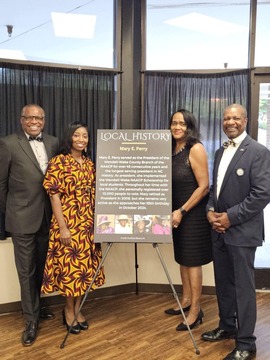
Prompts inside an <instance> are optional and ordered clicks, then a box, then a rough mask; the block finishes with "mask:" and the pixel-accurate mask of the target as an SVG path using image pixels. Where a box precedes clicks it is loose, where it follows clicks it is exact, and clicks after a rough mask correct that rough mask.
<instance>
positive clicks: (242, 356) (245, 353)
mask: <svg viewBox="0 0 270 360" xmlns="http://www.w3.org/2000/svg"><path fill="white" fill-rule="evenodd" d="M255 356H256V350H237V349H234V350H233V351H232V352H231V353H229V354H228V355H227V356H226V357H225V358H224V359H223V360H251V359H254V358H255Z"/></svg>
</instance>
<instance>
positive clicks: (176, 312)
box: [164, 305, 190, 315]
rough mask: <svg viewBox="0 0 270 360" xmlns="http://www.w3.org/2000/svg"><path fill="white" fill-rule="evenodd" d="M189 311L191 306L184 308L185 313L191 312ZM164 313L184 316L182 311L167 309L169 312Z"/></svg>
mask: <svg viewBox="0 0 270 360" xmlns="http://www.w3.org/2000/svg"><path fill="white" fill-rule="evenodd" d="M189 309H190V305H189V306H186V307H184V308H182V310H183V311H184V312H186V311H189ZM164 312H165V314H167V315H181V314H182V313H181V310H180V309H179V310H174V309H167V310H165V311H164Z"/></svg>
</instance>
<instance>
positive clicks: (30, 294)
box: [11, 218, 49, 321]
mask: <svg viewBox="0 0 270 360" xmlns="http://www.w3.org/2000/svg"><path fill="white" fill-rule="evenodd" d="M11 235H12V241H13V245H14V255H15V264H16V268H17V272H18V277H19V282H20V287H21V305H22V310H23V314H24V317H25V320H26V321H37V320H38V317H39V310H40V289H41V285H42V279H43V271H44V265H45V260H46V256H47V251H48V242H49V227H48V224H47V222H46V221H45V218H44V219H43V221H42V224H41V226H40V229H39V230H38V232H37V233H34V234H18V233H12V234H11Z"/></svg>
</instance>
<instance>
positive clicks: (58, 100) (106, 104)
mask: <svg viewBox="0 0 270 360" xmlns="http://www.w3.org/2000/svg"><path fill="white" fill-rule="evenodd" d="M114 80H115V73H113V72H111V71H94V70H79V69H65V68H53V67H43V66H32V65H20V64H8V63H1V62H0V136H6V135H8V134H11V133H13V132H15V131H16V130H17V129H18V128H19V127H20V121H19V119H20V111H21V109H22V107H23V106H24V105H26V104H30V103H35V104H38V105H40V106H42V107H43V108H44V110H45V113H46V124H45V131H46V132H48V133H49V134H52V135H55V136H57V137H58V138H59V139H61V137H62V134H63V130H64V128H65V126H66V125H67V124H68V123H70V122H73V121H82V122H85V123H86V124H87V125H88V128H89V132H90V144H91V158H92V160H93V161H95V156H96V154H95V151H96V133H97V129H111V128H113V127H114V113H115V109H114V104H115V94H114V83H115V81H114ZM0 238H1V239H3V238H5V233H4V224H3V215H2V216H0Z"/></svg>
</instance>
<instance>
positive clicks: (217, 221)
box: [207, 211, 231, 233]
mask: <svg viewBox="0 0 270 360" xmlns="http://www.w3.org/2000/svg"><path fill="white" fill-rule="evenodd" d="M207 219H208V221H209V223H210V224H211V226H212V229H213V230H215V231H216V232H218V233H225V231H226V230H227V229H228V228H229V227H230V226H231V223H230V220H229V218H228V215H227V213H226V212H223V213H217V212H215V211H208V213H207Z"/></svg>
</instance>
